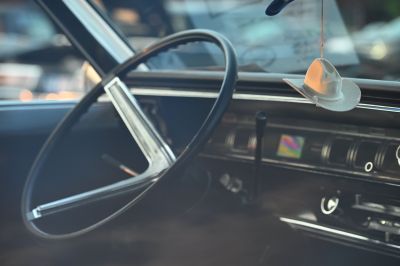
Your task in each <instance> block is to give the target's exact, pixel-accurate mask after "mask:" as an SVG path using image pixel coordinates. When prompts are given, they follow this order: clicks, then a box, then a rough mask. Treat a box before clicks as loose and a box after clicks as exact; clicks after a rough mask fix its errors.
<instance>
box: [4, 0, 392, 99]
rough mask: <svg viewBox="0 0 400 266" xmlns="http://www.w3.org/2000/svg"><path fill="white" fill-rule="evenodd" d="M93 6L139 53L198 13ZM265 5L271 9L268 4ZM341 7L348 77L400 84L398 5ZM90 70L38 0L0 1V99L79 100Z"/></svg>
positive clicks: (137, 4)
mask: <svg viewBox="0 0 400 266" xmlns="http://www.w3.org/2000/svg"><path fill="white" fill-rule="evenodd" d="M198 1H204V0H198ZM298 1H302V0H298ZM327 1H334V0H327ZM94 2H95V3H96V4H97V5H98V7H99V9H101V10H102V11H103V12H105V13H107V14H108V15H109V16H110V18H111V19H112V21H113V23H115V24H116V26H117V27H119V28H120V29H121V30H122V31H123V32H124V34H125V35H127V36H128V37H129V40H130V41H131V43H132V45H133V46H134V48H135V49H136V50H141V49H143V48H144V47H146V46H147V45H149V44H150V43H152V42H154V41H156V40H157V39H159V38H161V37H163V36H166V35H168V34H170V33H173V32H177V31H180V30H184V29H189V28H192V27H193V21H192V20H193V14H191V15H190V16H189V15H188V14H186V13H184V12H181V9H179V7H180V6H182V5H183V4H184V3H185V4H186V5H187V4H188V1H185V0H151V1H149V0H147V1H137V0H114V1H111V0H108V1H106V0H103V1H100V0H99V1H94ZM196 2H197V1H190V3H189V4H193V5H194V4H195V3H196ZM221 2H224V3H225V2H226V3H228V2H229V0H223V1H221ZM262 2H263V4H265V6H266V5H267V4H268V3H269V2H270V1H262ZM337 4H338V6H339V10H340V12H341V14H342V17H343V20H344V22H345V25H346V28H347V30H348V32H349V34H350V37H351V40H352V43H353V45H354V48H355V51H356V53H357V56H358V58H359V61H360V63H359V64H357V65H356V66H353V67H347V68H346V69H345V73H346V76H351V77H359V78H370V79H379V80H396V81H397V80H400V71H399V69H400V68H399V67H400V66H399V64H400V60H399V59H400V1H399V0H381V1H376V0H352V1H348V0H337ZM199 12H200V11H199ZM261 15H263V12H262V14H260V16H261ZM180 63H181V64H182V62H180ZM87 68H88V65H87V64H86V63H85V62H84V60H83V58H82V57H81V55H80V54H79V53H78V52H77V51H76V50H75V49H74V48H73V47H71V45H70V43H69V42H68V40H67V39H66V38H65V37H64V36H63V35H62V34H61V33H60V31H59V30H58V29H57V28H56V27H55V25H54V24H53V23H52V22H51V21H50V19H49V18H48V17H47V16H46V15H45V14H44V13H43V12H42V11H41V10H40V9H39V8H38V7H37V6H36V4H35V3H34V2H33V1H29V0H12V1H11V0H10V1H5V0H2V1H1V2H0V100H11V101H33V100H70V99H77V98H79V97H81V96H82V95H83V94H84V93H85V91H87V90H88V89H89V88H88V86H87V85H85V84H86V83H85V78H84V73H85V70H87ZM249 71H267V70H266V69H250V70H249ZM299 73H302V72H299Z"/></svg>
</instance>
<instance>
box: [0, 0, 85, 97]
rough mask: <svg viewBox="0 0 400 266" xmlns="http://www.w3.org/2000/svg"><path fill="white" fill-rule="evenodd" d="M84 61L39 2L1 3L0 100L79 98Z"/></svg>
mask: <svg viewBox="0 0 400 266" xmlns="http://www.w3.org/2000/svg"><path fill="white" fill-rule="evenodd" d="M82 64H83V61H82V59H81V58H80V56H78V54H77V52H76V51H75V50H74V49H73V48H72V47H71V45H70V44H69V42H68V41H67V40H66V38H65V37H64V36H63V35H62V34H59V33H58V32H57V30H56V29H55V27H54V25H53V24H52V22H51V21H50V20H49V19H48V17H47V16H46V15H45V14H44V13H43V12H42V11H41V10H40V9H39V7H37V5H36V4H35V3H33V2H32V1H2V2H1V3H0V100H12V101H15V100H17V101H32V100H69V99H75V98H78V97H80V96H81V95H82V88H83V86H82V85H81V83H82V82H81V79H80V69H81V67H82Z"/></svg>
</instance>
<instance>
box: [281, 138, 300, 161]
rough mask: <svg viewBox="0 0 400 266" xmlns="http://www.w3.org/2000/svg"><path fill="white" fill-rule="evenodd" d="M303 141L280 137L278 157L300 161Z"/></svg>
mask: <svg viewBox="0 0 400 266" xmlns="http://www.w3.org/2000/svg"><path fill="white" fill-rule="evenodd" d="M304 141H305V139H304V138H303V137H299V136H290V135H282V136H281V140H280V142H279V147H278V153H277V155H278V156H280V157H286V158H294V159H300V158H301V153H302V151H303V146H304Z"/></svg>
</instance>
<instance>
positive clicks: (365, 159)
mask: <svg viewBox="0 0 400 266" xmlns="http://www.w3.org/2000/svg"><path fill="white" fill-rule="evenodd" d="M378 149H379V143H377V142H370V141H361V142H359V143H358V145H357V148H356V152H355V157H354V167H356V168H359V169H364V168H365V165H366V164H367V163H369V162H371V163H373V164H374V165H375V164H376V163H375V162H376V161H377V159H378V158H376V156H377V152H378Z"/></svg>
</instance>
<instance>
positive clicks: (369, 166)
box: [364, 162, 375, 173]
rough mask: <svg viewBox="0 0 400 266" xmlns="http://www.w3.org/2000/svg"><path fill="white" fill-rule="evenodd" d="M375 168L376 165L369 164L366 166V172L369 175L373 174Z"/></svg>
mask: <svg viewBox="0 0 400 266" xmlns="http://www.w3.org/2000/svg"><path fill="white" fill-rule="evenodd" d="M374 168H375V166H374V163H373V162H367V163H366V164H365V165H364V170H365V172H367V173H371V172H372V171H373V170H374Z"/></svg>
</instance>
